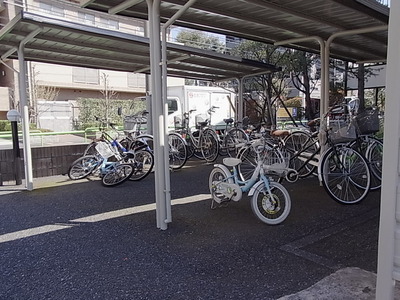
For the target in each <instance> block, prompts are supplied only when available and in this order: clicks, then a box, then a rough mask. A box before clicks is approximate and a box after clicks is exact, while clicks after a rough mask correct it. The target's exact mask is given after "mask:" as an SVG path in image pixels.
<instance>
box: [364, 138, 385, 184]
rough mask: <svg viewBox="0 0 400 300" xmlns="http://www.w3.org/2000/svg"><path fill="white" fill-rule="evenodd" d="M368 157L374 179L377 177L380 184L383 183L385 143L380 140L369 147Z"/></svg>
mask: <svg viewBox="0 0 400 300" xmlns="http://www.w3.org/2000/svg"><path fill="white" fill-rule="evenodd" d="M366 157H367V160H368V161H369V163H370V165H369V166H370V168H371V172H372V175H373V177H375V178H376V179H377V180H379V182H381V180H382V159H383V143H382V142H381V141H380V140H374V142H373V143H372V144H371V145H369V146H368V149H367V153H366ZM379 187H380V185H379Z"/></svg>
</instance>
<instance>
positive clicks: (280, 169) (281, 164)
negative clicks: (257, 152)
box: [263, 148, 290, 175]
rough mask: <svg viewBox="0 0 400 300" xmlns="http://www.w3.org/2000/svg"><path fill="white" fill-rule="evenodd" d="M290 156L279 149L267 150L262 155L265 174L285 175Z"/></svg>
mask: <svg viewBox="0 0 400 300" xmlns="http://www.w3.org/2000/svg"><path fill="white" fill-rule="evenodd" d="M289 160H290V154H289V152H287V151H283V150H280V149H279V148H267V149H265V150H264V153H263V168H264V171H265V172H266V173H267V174H278V175H285V174H286V172H287V171H288V169H289Z"/></svg>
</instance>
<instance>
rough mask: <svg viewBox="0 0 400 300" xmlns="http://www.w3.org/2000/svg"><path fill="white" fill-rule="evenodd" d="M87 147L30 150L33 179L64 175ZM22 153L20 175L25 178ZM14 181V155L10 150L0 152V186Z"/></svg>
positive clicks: (74, 146)
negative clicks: (5, 182)
mask: <svg viewBox="0 0 400 300" xmlns="http://www.w3.org/2000/svg"><path fill="white" fill-rule="evenodd" d="M86 146H87V145H85V144H79V145H68V146H52V147H37V148H32V149H31V150H32V171H33V177H34V178H36V177H45V176H53V175H61V174H66V173H67V172H68V168H69V166H70V164H71V163H72V162H73V161H74V160H75V159H77V158H78V157H80V156H81V155H82V153H83V151H84V149H85V148H86ZM23 156H24V155H23V151H22V149H21V160H22V161H21V169H22V170H21V175H22V178H24V176H25V172H24V162H23ZM9 180H15V175H14V155H13V150H12V149H7V150H0V184H1V182H2V181H9Z"/></svg>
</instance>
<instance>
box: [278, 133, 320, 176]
mask: <svg viewBox="0 0 400 300" xmlns="http://www.w3.org/2000/svg"><path fill="white" fill-rule="evenodd" d="M284 145H285V149H286V150H287V151H288V153H289V154H290V160H289V168H292V169H294V170H296V171H297V173H298V174H299V177H300V178H305V177H308V176H310V175H311V174H313V173H314V174H315V171H316V169H317V166H316V165H314V164H312V163H311V162H308V163H306V164H304V163H305V161H306V160H307V159H309V158H310V157H311V156H313V159H312V160H313V162H314V163H317V161H316V160H317V157H316V153H317V151H318V145H317V144H315V143H314V142H313V139H312V137H311V135H310V134H309V133H307V132H305V131H294V132H292V133H290V134H289V135H288V136H287V137H285V139H284Z"/></svg>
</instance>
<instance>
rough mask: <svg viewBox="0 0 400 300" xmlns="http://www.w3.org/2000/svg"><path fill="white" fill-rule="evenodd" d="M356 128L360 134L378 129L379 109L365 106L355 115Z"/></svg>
mask: <svg viewBox="0 0 400 300" xmlns="http://www.w3.org/2000/svg"><path fill="white" fill-rule="evenodd" d="M356 122H357V128H358V132H359V133H360V134H370V133H375V132H378V131H379V111H378V109H377V108H367V109H365V110H363V111H362V112H360V113H359V114H357V116H356Z"/></svg>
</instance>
